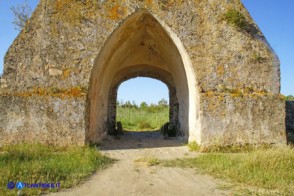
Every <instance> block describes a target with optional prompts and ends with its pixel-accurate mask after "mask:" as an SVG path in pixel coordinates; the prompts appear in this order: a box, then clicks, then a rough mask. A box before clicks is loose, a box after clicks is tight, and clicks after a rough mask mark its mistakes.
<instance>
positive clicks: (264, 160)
mask: <svg viewBox="0 0 294 196" xmlns="http://www.w3.org/2000/svg"><path fill="white" fill-rule="evenodd" d="M162 164H163V165H165V166H168V167H174V166H177V167H191V168H197V169H199V170H200V171H202V172H204V173H208V174H210V175H212V176H215V177H218V178H223V179H228V180H230V181H231V182H235V183H241V184H244V185H248V186H253V187H258V188H263V189H267V190H271V191H273V190H275V191H278V193H279V194H281V195H291V194H293V192H294V149H293V148H290V147H277V148H271V149H261V150H255V151H251V152H246V153H207V154H202V155H200V156H199V157H196V158H188V159H177V160H171V161H163V162H162Z"/></svg>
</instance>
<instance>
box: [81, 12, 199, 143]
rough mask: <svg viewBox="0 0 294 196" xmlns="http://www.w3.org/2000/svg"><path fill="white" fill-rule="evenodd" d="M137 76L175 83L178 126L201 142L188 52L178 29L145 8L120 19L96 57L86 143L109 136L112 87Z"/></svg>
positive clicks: (88, 102) (173, 90)
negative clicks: (173, 30) (122, 19)
mask: <svg viewBox="0 0 294 196" xmlns="http://www.w3.org/2000/svg"><path fill="white" fill-rule="evenodd" d="M135 75H146V76H148V77H152V76H153V77H157V78H160V80H161V81H163V82H164V83H165V84H167V86H170V87H171V89H172V90H170V92H175V95H174V96H173V97H176V102H177V103H178V111H177V121H178V126H179V127H178V129H179V131H180V132H181V133H183V135H184V136H185V137H186V138H187V139H188V138H189V140H196V141H198V142H200V129H199V127H200V123H199V122H198V116H199V115H198V112H199V96H198V91H197V85H196V79H195V78H196V77H195V73H194V70H193V67H192V65H191V61H190V59H189V56H188V54H187V52H186V50H185V49H184V46H183V44H182V43H181V41H180V39H179V38H178V37H177V36H176V35H175V33H173V32H172V31H171V29H169V27H167V26H166V25H165V24H164V22H162V21H160V20H159V19H157V18H155V17H154V16H153V15H152V14H151V13H149V12H148V11H147V10H145V9H140V10H138V11H136V12H135V13H133V14H132V15H130V16H129V17H128V18H126V19H125V20H124V21H123V22H122V23H121V24H120V26H119V27H118V28H117V29H116V30H115V31H114V32H113V33H112V35H111V36H110V37H109V38H108V40H107V42H106V43H105V45H104V47H103V48H102V50H101V51H100V53H99V55H98V57H97V58H96V60H95V62H94V66H93V68H92V72H91V77H90V86H89V92H88V97H87V110H86V111H87V114H86V123H87V124H86V142H89V143H98V142H99V141H101V139H103V138H104V137H105V136H106V135H107V129H108V124H109V118H110V116H111V115H109V109H111V108H112V106H111V105H112V104H111V100H110V99H112V98H113V96H112V95H111V94H113V93H111V92H112V90H113V89H115V88H114V87H115V85H118V84H119V83H120V82H122V81H123V80H124V78H125V79H126V78H130V77H135ZM110 113H111V112H110Z"/></svg>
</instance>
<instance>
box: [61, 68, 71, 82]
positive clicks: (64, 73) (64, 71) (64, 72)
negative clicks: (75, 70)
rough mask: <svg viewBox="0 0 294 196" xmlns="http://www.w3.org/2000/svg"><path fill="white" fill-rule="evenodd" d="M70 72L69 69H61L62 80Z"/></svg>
mask: <svg viewBox="0 0 294 196" xmlns="http://www.w3.org/2000/svg"><path fill="white" fill-rule="evenodd" d="M70 73H71V69H65V70H63V73H62V79H63V80H65V79H67V78H68V77H69V76H70Z"/></svg>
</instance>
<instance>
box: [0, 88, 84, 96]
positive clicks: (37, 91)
mask: <svg viewBox="0 0 294 196" xmlns="http://www.w3.org/2000/svg"><path fill="white" fill-rule="evenodd" d="M86 94H87V90H86V88H83V87H80V86H76V87H72V88H69V89H59V88H55V87H52V88H42V87H35V88H34V89H33V90H32V91H27V92H15V93H10V94H6V95H5V96H16V97H32V96H41V97H44V96H47V97H58V98H61V99H65V98H79V97H85V96H86Z"/></svg>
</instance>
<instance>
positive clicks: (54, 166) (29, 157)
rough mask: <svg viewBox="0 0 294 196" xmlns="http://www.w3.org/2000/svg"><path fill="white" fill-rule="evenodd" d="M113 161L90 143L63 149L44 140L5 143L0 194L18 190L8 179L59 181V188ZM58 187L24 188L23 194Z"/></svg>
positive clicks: (1, 151) (1, 155) (0, 165)
mask: <svg viewBox="0 0 294 196" xmlns="http://www.w3.org/2000/svg"><path fill="white" fill-rule="evenodd" d="M112 162H113V160H112V159H110V158H107V157H105V156H103V155H101V154H100V153H99V152H98V151H97V149H96V148H93V147H89V146H85V147H68V148H63V149H61V148H54V147H49V146H44V145H41V144H17V145H9V146H3V147H2V148H1V149H0V173H1V178H0V195H16V194H17V192H18V190H17V189H16V188H15V187H14V188H13V189H8V187H7V184H8V182H14V184H16V183H17V182H24V183H28V184H35V183H50V185H51V183H52V184H54V185H55V186H56V185H57V183H60V188H62V189H63V188H69V187H72V186H74V185H76V184H78V183H79V182H81V180H83V179H85V178H86V177H87V176H89V175H90V174H93V172H94V171H96V170H97V169H103V168H106V167H107V166H109V165H110V164H111V163H112ZM58 189H59V188H46V187H42V188H39V187H38V188H24V189H22V190H21V194H23V195H39V194H41V193H44V192H56V191H58Z"/></svg>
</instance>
